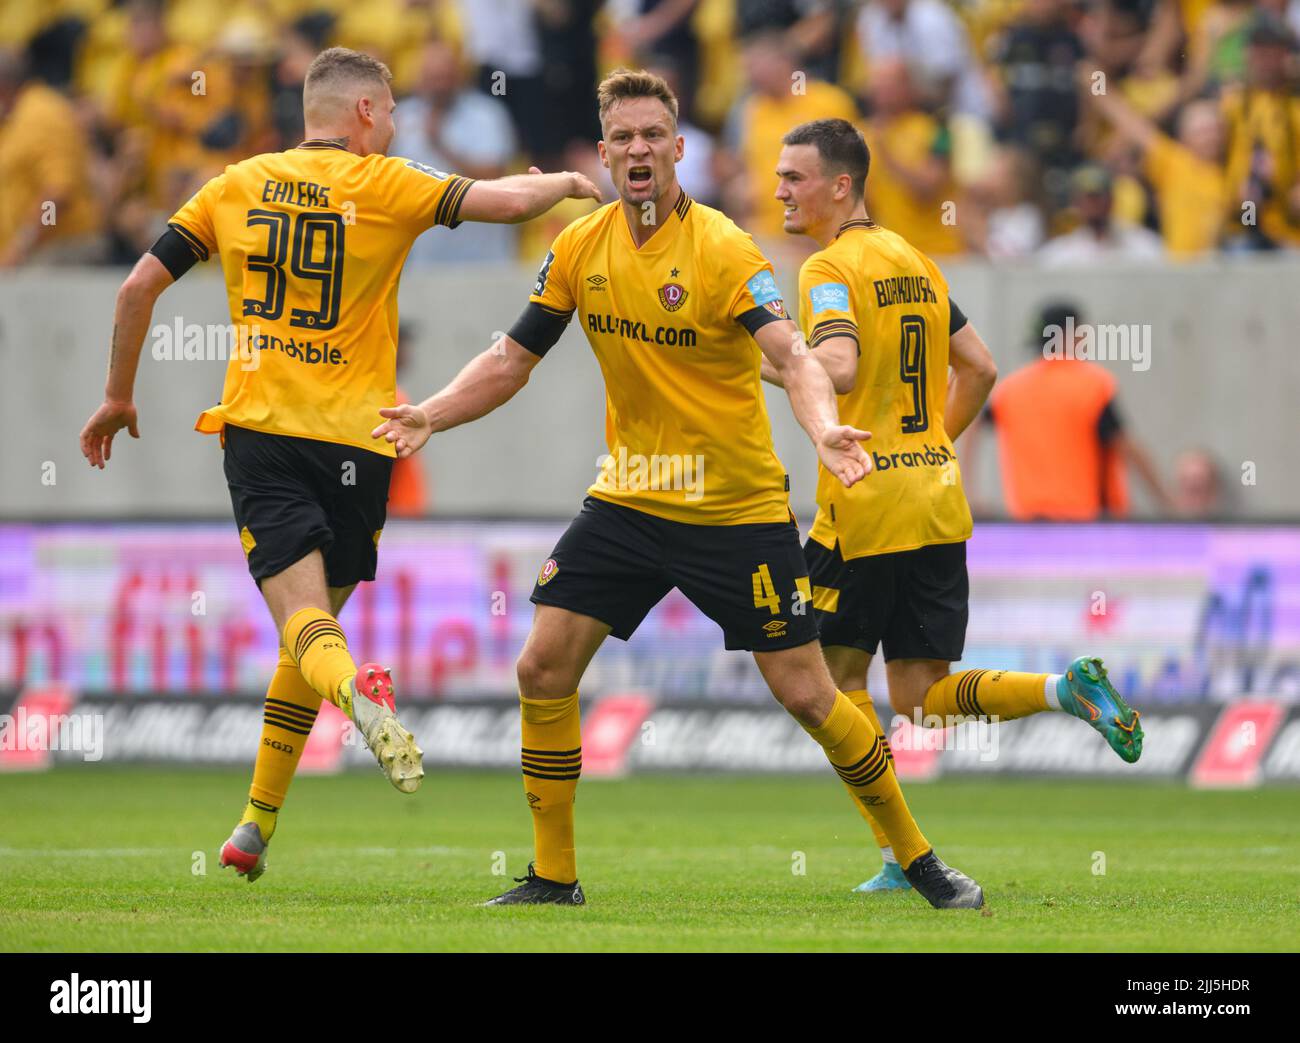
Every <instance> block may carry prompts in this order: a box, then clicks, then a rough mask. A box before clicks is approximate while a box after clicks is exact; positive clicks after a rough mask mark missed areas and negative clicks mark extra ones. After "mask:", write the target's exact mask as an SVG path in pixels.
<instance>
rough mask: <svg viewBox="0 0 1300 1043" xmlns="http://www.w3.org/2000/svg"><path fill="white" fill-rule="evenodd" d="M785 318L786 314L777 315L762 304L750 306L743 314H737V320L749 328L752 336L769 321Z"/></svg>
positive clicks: (778, 320)
mask: <svg viewBox="0 0 1300 1043" xmlns="http://www.w3.org/2000/svg"><path fill="white" fill-rule="evenodd" d="M783 319H785V316H784V315H777V314H776V313H775V312H771V311H768V309H767V308H766V307H765V306H764V305H762V304H760V305H758V306H757V307H754V308H750V309H749V311H747V312H745V313H744V314H743V315H737V316H736V321H737V322H738V323H740V324H741V325H742V326H744V327H745V329H747V330H749V335H750V336H751V337H752V336H754V334H756V333H757V332H758V331H759V330H761V329H762V328H763V327H764V326H766V325H767V324H768V323H769V322H781V321H782V320H783Z"/></svg>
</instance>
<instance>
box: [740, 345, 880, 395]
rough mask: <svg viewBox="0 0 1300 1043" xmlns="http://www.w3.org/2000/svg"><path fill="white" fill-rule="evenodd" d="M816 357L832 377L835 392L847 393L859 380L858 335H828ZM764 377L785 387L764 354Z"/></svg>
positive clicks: (818, 346) (819, 347) (838, 393)
mask: <svg viewBox="0 0 1300 1043" xmlns="http://www.w3.org/2000/svg"><path fill="white" fill-rule="evenodd" d="M815 357H816V359H817V361H818V362H820V363H821V365H822V369H824V370H826V375H827V376H829V377H830V378H831V385H832V386H833V387H834V388H835V394H837V395H847V394H848V393H849V392H850V391H852V390H853V388H854V386H855V385H856V384H857V382H858V339H857V338H856V337H828V338H827V339H826V340H824V341H822V342H821V343H820V344H818V345H817V354H816V356H815ZM762 377H763V379H764V380H766V381H767V382H768V383H769V384H775V385H776V386H777V387H785V385H784V384H783V383H782V382H781V377H780V375H779V374H778V373H777V371H776V367H775V366H773V365H772V363H771V362H769V361H768V358H767V356H766V355H764V356H763V369H762Z"/></svg>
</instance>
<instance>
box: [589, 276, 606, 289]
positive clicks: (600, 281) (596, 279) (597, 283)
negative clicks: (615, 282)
mask: <svg viewBox="0 0 1300 1043" xmlns="http://www.w3.org/2000/svg"><path fill="white" fill-rule="evenodd" d="M608 282H609V280H608V279H606V278H605V277H604V276H603V275H588V276H587V286H588V287H590V288H591V289H593V290H603V289H604V288H605V284H606V283H608Z"/></svg>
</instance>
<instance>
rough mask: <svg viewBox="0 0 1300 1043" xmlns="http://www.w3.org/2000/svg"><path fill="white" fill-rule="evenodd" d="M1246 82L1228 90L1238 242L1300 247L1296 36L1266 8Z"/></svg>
mask: <svg viewBox="0 0 1300 1043" xmlns="http://www.w3.org/2000/svg"><path fill="white" fill-rule="evenodd" d="M1248 39H1249V46H1248V48H1247V52H1246V69H1247V75H1246V82H1245V83H1244V84H1242V85H1240V86H1238V87H1233V88H1228V89H1225V90H1224V92H1223V95H1222V98H1221V104H1222V111H1223V115H1224V118H1225V120H1226V123H1227V135H1228V143H1227V167H1228V169H1227V177H1228V190H1229V194H1230V197H1231V198H1230V200H1229V203H1228V220H1229V221H1230V222H1231V225H1230V226H1238V227H1239V228H1240V231H1239V232H1238V233H1237V235H1235V236H1234V237H1233V240H1232V243H1231V245H1234V246H1240V247H1242V248H1246V249H1250V248H1257V249H1269V248H1273V247H1278V246H1300V99H1297V98H1295V97H1293V96H1292V94H1291V91H1290V84H1289V82H1288V62H1289V60H1290V59H1291V57H1292V54H1293V52H1294V50H1295V41H1294V38H1293V37H1292V35H1291V31H1290V30H1289V29H1288V28H1287V26H1286V24H1285V23H1283V22H1281V21H1280V20H1279V19H1277V18H1276V17H1275V16H1273V15H1267V14H1261V15H1259V16H1257V18H1256V20H1255V21H1254V23H1253V24H1252V26H1251V29H1250V35H1249V37H1248Z"/></svg>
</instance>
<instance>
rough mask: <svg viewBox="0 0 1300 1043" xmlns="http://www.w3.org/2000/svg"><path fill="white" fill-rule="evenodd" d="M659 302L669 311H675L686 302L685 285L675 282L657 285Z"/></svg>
mask: <svg viewBox="0 0 1300 1043" xmlns="http://www.w3.org/2000/svg"><path fill="white" fill-rule="evenodd" d="M659 303H660V304H662V305H663V306H664V307H665V308H667V309H668V310H669V311H676V310H677V309H678V308H680V307H681V306H682V305H683V304H685V303H686V287H684V286H682V285H681V284H680V283H675V282H666V283H664V284H663V285H662V286H660V287H659Z"/></svg>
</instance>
